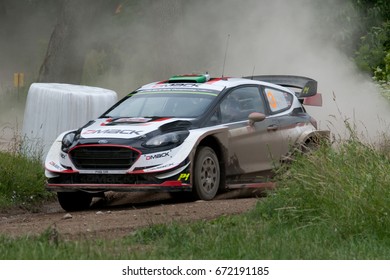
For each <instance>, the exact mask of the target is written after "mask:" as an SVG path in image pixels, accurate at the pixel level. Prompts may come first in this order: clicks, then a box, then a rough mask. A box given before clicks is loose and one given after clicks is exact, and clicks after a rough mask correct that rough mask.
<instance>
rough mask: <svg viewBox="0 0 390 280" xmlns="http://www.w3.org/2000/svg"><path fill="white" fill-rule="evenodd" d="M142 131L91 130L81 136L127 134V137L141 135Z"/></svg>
mask: <svg viewBox="0 0 390 280" xmlns="http://www.w3.org/2000/svg"><path fill="white" fill-rule="evenodd" d="M142 132H143V131H142V130H134V129H89V130H86V131H83V132H82V133H81V134H127V135H133V134H134V135H141V133H142Z"/></svg>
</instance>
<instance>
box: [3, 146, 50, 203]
mask: <svg viewBox="0 0 390 280" xmlns="http://www.w3.org/2000/svg"><path fill="white" fill-rule="evenodd" d="M0 162H1V164H0V208H6V207H10V206H19V207H25V208H27V209H31V207H32V208H33V207H34V206H35V205H36V204H38V203H40V202H42V201H46V200H47V199H49V198H50V197H52V194H50V193H49V192H47V191H46V190H45V188H44V186H45V176H44V169H43V166H42V163H41V162H40V160H39V159H32V158H27V157H26V156H24V155H22V154H19V153H10V152H1V151H0Z"/></svg>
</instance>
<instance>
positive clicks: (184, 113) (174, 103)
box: [104, 91, 217, 118]
mask: <svg viewBox="0 0 390 280" xmlns="http://www.w3.org/2000/svg"><path fill="white" fill-rule="evenodd" d="M216 96H217V95H216V94H215V93H205V92H190V93H188V92H187V93H186V92H168V93H167V92H158V91H150V92H148V91H145V92H138V93H135V94H132V95H129V96H128V97H127V98H125V99H124V100H122V101H121V102H120V103H118V104H117V105H116V106H115V107H114V108H112V110H110V111H107V112H106V113H105V114H104V117H111V118H129V117H131V118H132V117H176V118H195V117H198V116H200V115H202V114H203V113H204V112H205V110H206V109H207V107H208V106H209V105H210V103H211V102H212V101H213V99H214V98H215V97H216Z"/></svg>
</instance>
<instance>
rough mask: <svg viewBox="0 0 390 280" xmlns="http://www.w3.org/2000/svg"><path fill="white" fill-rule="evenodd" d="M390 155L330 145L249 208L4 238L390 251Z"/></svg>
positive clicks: (95, 253)
mask: <svg viewBox="0 0 390 280" xmlns="http://www.w3.org/2000/svg"><path fill="white" fill-rule="evenodd" d="M389 215H390V164H389V158H388V157H387V156H386V155H385V154H384V153H382V152H379V151H378V150H376V149H375V148H374V147H371V146H369V145H364V144H362V143H361V142H359V140H358V139H350V140H349V141H346V142H343V143H341V144H340V145H339V146H338V148H337V149H334V148H331V147H329V146H327V145H323V146H321V147H320V149H318V150H317V151H316V152H313V153H311V154H308V155H305V156H302V157H298V158H296V160H295V161H294V162H293V163H292V164H291V166H289V167H288V169H281V170H280V171H279V175H278V189H277V190H276V191H273V192H271V193H269V195H268V197H266V198H264V199H261V200H259V201H258V203H257V205H256V207H255V208H254V209H253V210H252V211H250V212H249V213H246V214H242V215H236V216H226V217H220V218H218V219H215V220H213V221H199V222H194V223H191V224H178V223H172V224H163V225H154V226H151V227H147V228H143V229H140V230H137V231H135V232H133V233H132V234H130V235H129V236H127V237H125V238H122V239H117V240H110V241H103V240H94V239H87V238H85V239H80V240H78V241H66V240H65V239H64V238H62V237H61V236H59V235H58V233H57V232H56V231H55V230H48V231H47V232H45V233H43V234H42V235H41V236H39V237H22V238H17V239H11V238H9V237H4V236H3V237H1V238H0V252H1V256H2V258H4V259H169V260H171V259H189V260H191V259H244V260H245V259H390V217H389Z"/></svg>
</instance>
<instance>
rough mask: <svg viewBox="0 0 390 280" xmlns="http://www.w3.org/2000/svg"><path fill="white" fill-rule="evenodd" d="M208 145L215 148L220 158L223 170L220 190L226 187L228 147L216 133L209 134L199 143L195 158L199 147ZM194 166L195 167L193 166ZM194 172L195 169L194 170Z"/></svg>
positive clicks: (221, 170)
mask: <svg viewBox="0 0 390 280" xmlns="http://www.w3.org/2000/svg"><path fill="white" fill-rule="evenodd" d="M201 146H206V147H209V148H211V149H213V150H214V152H215V153H216V155H217V157H218V160H219V168H220V172H221V180H220V186H219V187H220V190H221V189H225V185H226V179H225V178H226V157H227V149H226V147H225V146H224V145H223V143H222V141H221V140H220V139H219V138H218V137H216V136H215V135H208V136H206V137H205V138H203V139H202V140H201V141H200V142H199V143H198V145H197V147H196V150H195V153H194V158H196V152H197V150H198V148H199V147H201ZM192 168H193V167H192ZM192 172H193V170H192Z"/></svg>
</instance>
